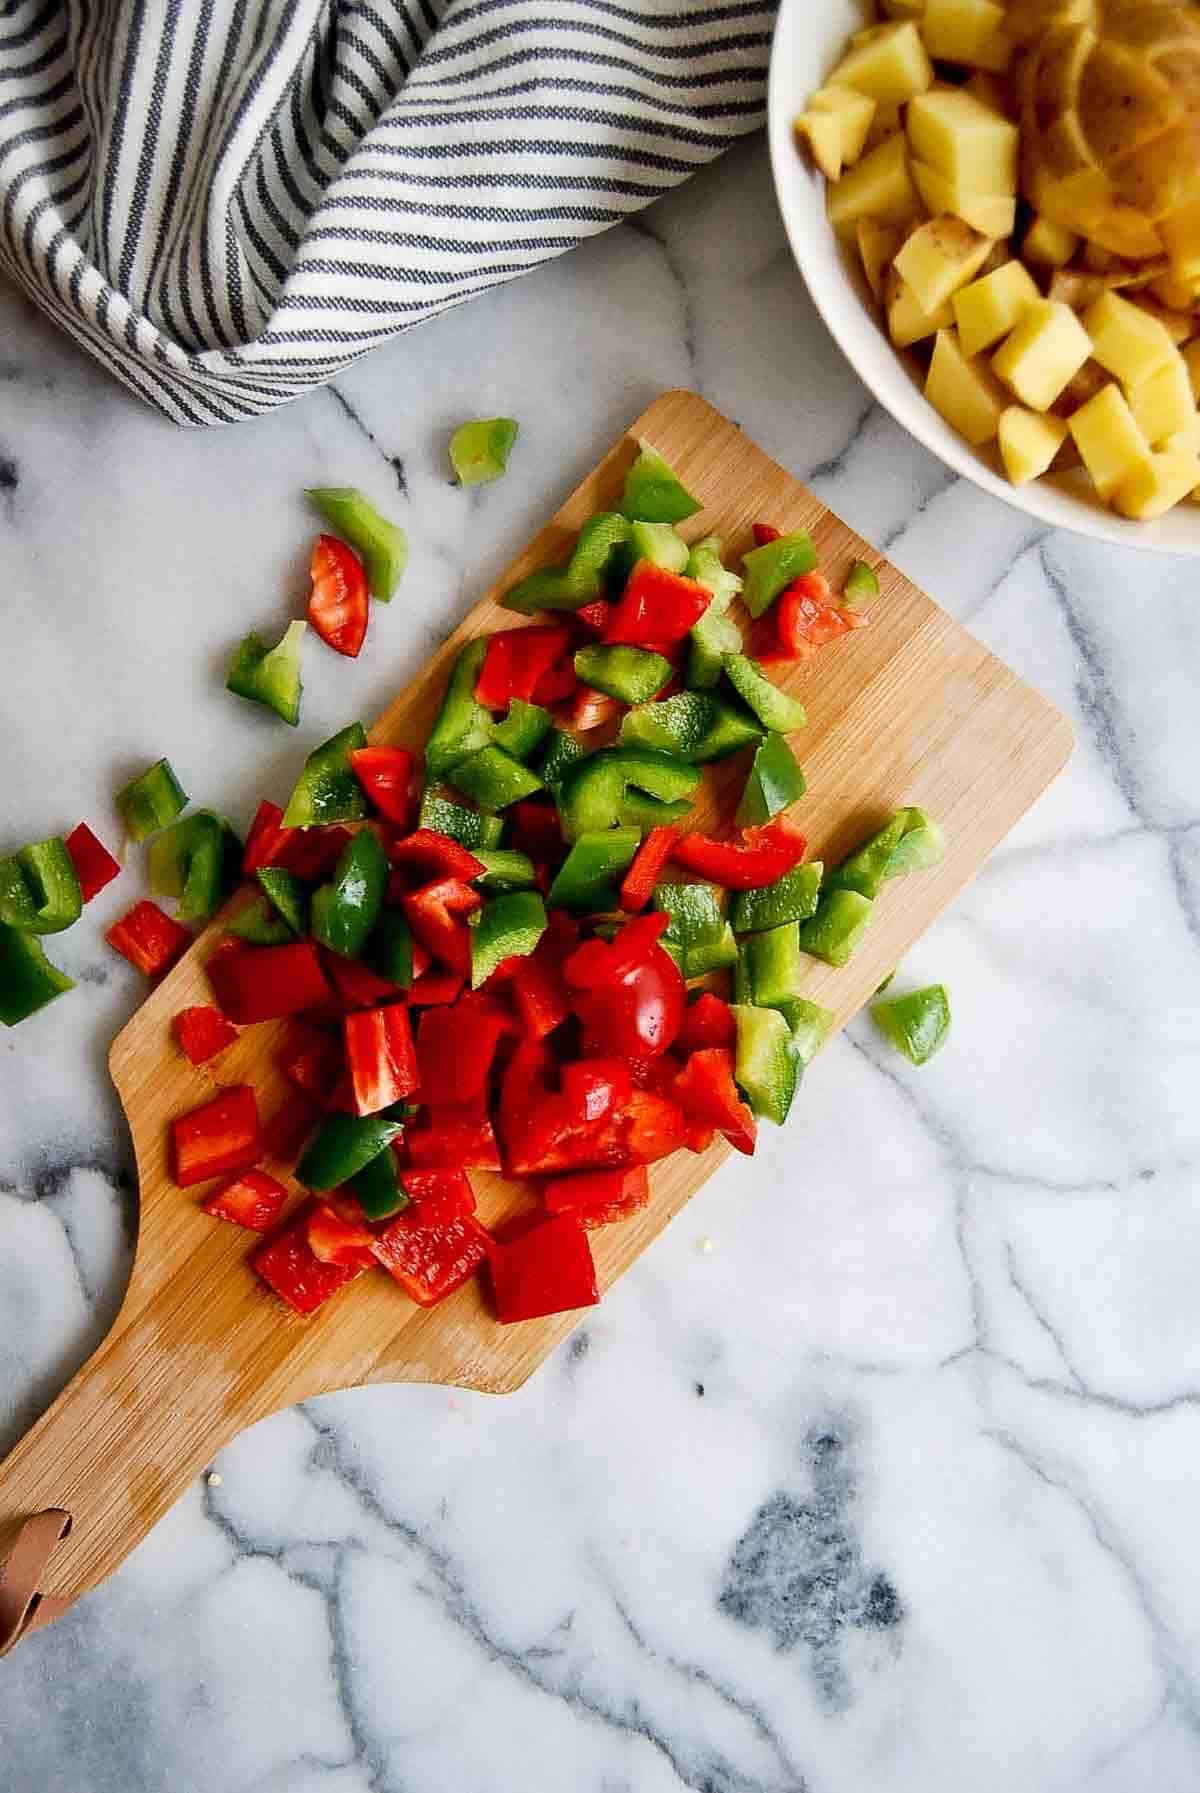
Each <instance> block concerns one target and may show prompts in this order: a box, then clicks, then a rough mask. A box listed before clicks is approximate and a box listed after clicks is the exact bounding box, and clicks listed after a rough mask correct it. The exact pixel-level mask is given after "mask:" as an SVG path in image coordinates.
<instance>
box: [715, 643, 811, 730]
mask: <svg viewBox="0 0 1200 1793" xmlns="http://www.w3.org/2000/svg"><path fill="white" fill-rule="evenodd" d="M724 666H725V677H726V678H727V679H728V680H729V683H730V684H731V685H732V686H733V688H734V690H735V691H736V692H737V694H738V696H739V697H740V698H742V699H743V700H744V702H746V703H748V704H749V706H750V708H751V709H752V710H753V711H754V714H755V715H756V716H757V717H758V719H759V721H760V722H761V723H762V725H763V727H764V728H766V729H770V731H771V732H772V733H773V734H779V735H790V734H791V733H792V731H793V730H794V729H797V728H803V727H804V725H805V723H806V722H807V721H808V717H807V716H806V715H805V712H804V705H803V704H802V703H800V702H798V701H797V699H796V698H794V697H789V696H788V694H787V692H786V691H781V690H780V689H779V686H778V685H777V684H776V683H775V681H774V680H773V679H769V678H768V677H767V675H766V673H765V672H764V671H763V669H762V667H761V666H760V665H759V663H758V661H757V660H752V659H751V658H750V656H749V654H726V656H725V660H724Z"/></svg>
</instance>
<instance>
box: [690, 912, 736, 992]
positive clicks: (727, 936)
mask: <svg viewBox="0 0 1200 1793" xmlns="http://www.w3.org/2000/svg"><path fill="white" fill-rule="evenodd" d="M737 960H738V946H737V940H736V939H735V937H734V932H733V929H732V928H731V927H730V925H729V923H728V922H726V923H725V924H724V926H723V927H722V929H721V932H720V933H719V934H718V935H717V938H716V939H715V940H702V941H699V942H698V943H697V944H696V945H695V946H689V947H688V950H687V963H686V965H684V966H683V967H681V969H682V971H683V975H684V977H689V978H690V977H704V976H706V975H707V973H708V972H710V971H728V970H729V969H730V967H731V966H733V965H736V964H737Z"/></svg>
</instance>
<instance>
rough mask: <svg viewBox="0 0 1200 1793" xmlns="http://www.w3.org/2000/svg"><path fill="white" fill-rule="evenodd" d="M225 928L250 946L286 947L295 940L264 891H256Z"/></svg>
mask: <svg viewBox="0 0 1200 1793" xmlns="http://www.w3.org/2000/svg"><path fill="white" fill-rule="evenodd" d="M225 925H226V928H227V930H228V931H229V933H231V934H234V935H236V937H237V938H238V939H239V940H245V941H247V942H248V943H249V945H251V946H286V945H288V943H289V942H290V941H292V940H294V939H295V938H296V936H295V935H294V934H293V933H292V930H291V929H290V928H289V927H288V925H287V922H286V921H284V919H283V917H282V915H280V913H279V911H278V909H276V908H275V906H274V904H273V903H272V902H271V900H270V898H269V897H268V896H267V895H266V893H265V891H261V890H256V891H255V893H254V895H253V896H252V897H251V898H250V900H249V901H248V902H245V903H243V904H242V906H241V908H240V909H239V910H238V912H237V914H236V915H232V916H231V917H230V918H229V920H228V922H226V924H225Z"/></svg>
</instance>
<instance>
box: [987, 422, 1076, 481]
mask: <svg viewBox="0 0 1200 1793" xmlns="http://www.w3.org/2000/svg"><path fill="white" fill-rule="evenodd" d="M998 433H999V437H1000V458H1001V460H1002V461H1003V462H1004V471H1005V472H1006V473H1007V475H1008V477H1009V479H1010V480H1011V481H1012V483H1013V485H1014V486H1024V485H1027V484H1028V483H1029V481H1030V480H1031V479H1038V478H1040V476H1041V475H1042V474H1043V473H1044V472H1045V471H1046V469H1047V467H1049V465H1050V463H1051V461H1052V460H1053V459H1054V457H1055V455H1056V454H1057V453H1058V451H1059V449H1060V448H1061V447H1062V445H1063V443H1064V442H1065V441H1066V439H1067V426H1066V424H1065V423H1064V422H1063V420H1062V418H1061V417H1050V416H1048V415H1046V414H1045V413H1043V412H1040V411H1027V410H1026V409H1025V407H1024V405H1008V406H1007V407H1006V408H1005V409H1004V410H1003V411H1002V412H1001V413H1000V424H999V432H998Z"/></svg>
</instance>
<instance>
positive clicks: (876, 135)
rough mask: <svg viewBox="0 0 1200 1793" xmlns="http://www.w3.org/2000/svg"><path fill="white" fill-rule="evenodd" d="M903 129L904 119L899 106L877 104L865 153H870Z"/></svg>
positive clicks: (865, 145) (868, 133) (864, 146)
mask: <svg viewBox="0 0 1200 1793" xmlns="http://www.w3.org/2000/svg"><path fill="white" fill-rule="evenodd" d="M903 129H904V120H903V118H902V117H901V115H900V108H899V106H880V105H876V107H875V116H874V118H873V119H872V120H871V128H870V130H869V131H868V132H867V141H866V142H865V143H864V145H863V150H864V153H865V154H868V155H869V154H870V152H871V151H872V150H873V149H878V148H879V145H880V144H881V143H886V142H887V140H888V138H889V137H895V136H896V135H897V133H898V132H900V131H902V130H903Z"/></svg>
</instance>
